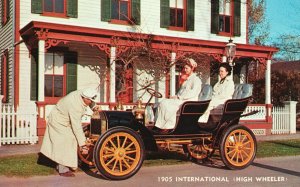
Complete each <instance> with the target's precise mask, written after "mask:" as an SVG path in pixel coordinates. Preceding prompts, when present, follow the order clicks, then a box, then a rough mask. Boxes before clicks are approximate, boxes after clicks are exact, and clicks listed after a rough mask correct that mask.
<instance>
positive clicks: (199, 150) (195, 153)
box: [183, 144, 208, 160]
mask: <svg viewBox="0 0 300 187" xmlns="http://www.w3.org/2000/svg"><path fill="white" fill-rule="evenodd" d="M206 146H207V145H203V144H187V145H183V151H184V152H185V153H187V154H188V157H189V158H192V159H195V160H202V159H205V158H206V157H207V155H208V149H207V147H206Z"/></svg>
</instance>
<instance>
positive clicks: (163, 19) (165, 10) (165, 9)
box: [160, 0, 170, 28]
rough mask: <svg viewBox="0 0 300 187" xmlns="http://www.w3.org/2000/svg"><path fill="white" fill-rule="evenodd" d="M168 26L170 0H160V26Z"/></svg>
mask: <svg viewBox="0 0 300 187" xmlns="http://www.w3.org/2000/svg"><path fill="white" fill-rule="evenodd" d="M169 26H170V1H169V0H160V27H161V28H167V27H169Z"/></svg>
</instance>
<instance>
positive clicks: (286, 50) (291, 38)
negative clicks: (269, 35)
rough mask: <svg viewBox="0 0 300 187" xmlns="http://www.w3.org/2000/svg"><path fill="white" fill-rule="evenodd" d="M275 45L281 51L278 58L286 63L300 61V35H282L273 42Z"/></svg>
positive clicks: (277, 55)
mask: <svg viewBox="0 0 300 187" xmlns="http://www.w3.org/2000/svg"><path fill="white" fill-rule="evenodd" d="M273 45H274V46H276V47H278V48H279V49H280V50H279V51H278V53H277V54H276V57H277V58H280V59H282V60H286V61H295V60H299V59H300V34H281V35H280V36H279V37H278V38H277V39H276V40H275V41H273Z"/></svg>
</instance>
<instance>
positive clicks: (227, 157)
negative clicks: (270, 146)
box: [220, 125, 257, 169]
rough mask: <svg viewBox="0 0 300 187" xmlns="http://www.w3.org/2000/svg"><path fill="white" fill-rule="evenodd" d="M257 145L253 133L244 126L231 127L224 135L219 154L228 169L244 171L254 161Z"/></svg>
mask: <svg viewBox="0 0 300 187" xmlns="http://www.w3.org/2000/svg"><path fill="white" fill-rule="evenodd" d="M256 149H257V143H256V138H255V135H254V134H253V132H252V131H251V130H250V129H248V128H247V127H245V126H241V125H235V126H231V127H230V128H229V129H227V130H226V132H225V133H224V135H223V137H222V140H221V144H220V154H221V159H222V161H223V163H224V164H225V166H227V167H228V168H229V169H244V168H246V167H248V166H249V165H250V164H251V163H252V162H253V160H254V158H255V155H256Z"/></svg>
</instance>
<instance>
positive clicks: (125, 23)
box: [109, 19, 131, 25]
mask: <svg viewBox="0 0 300 187" xmlns="http://www.w3.org/2000/svg"><path fill="white" fill-rule="evenodd" d="M109 23H113V24H120V25H131V23H130V22H129V21H125V20H119V19H111V20H110V21H109Z"/></svg>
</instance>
